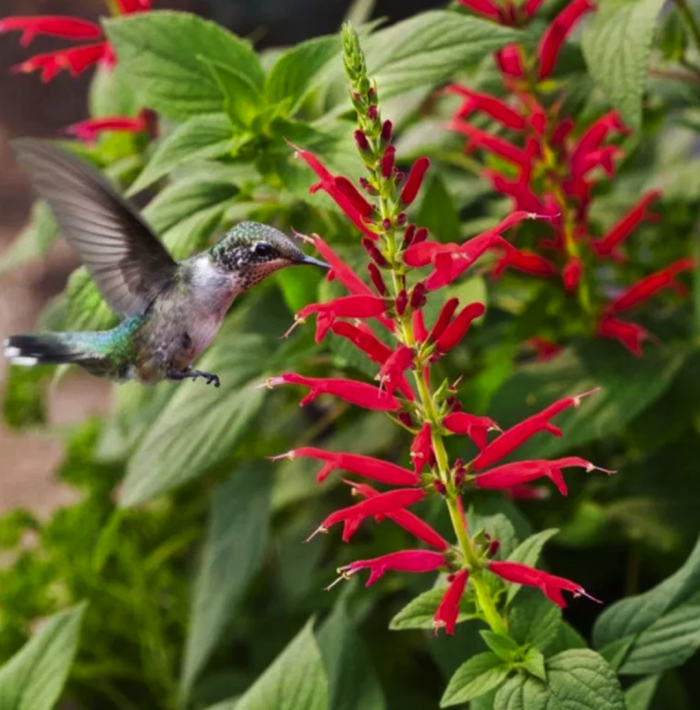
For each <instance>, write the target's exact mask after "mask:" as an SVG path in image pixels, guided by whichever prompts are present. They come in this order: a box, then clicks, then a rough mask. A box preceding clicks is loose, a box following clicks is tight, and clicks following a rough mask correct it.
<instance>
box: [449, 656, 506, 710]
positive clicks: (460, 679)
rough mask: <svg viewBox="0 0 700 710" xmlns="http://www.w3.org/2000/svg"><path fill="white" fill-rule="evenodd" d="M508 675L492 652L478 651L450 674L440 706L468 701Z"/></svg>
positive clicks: (491, 687)
mask: <svg viewBox="0 0 700 710" xmlns="http://www.w3.org/2000/svg"><path fill="white" fill-rule="evenodd" d="M507 677H508V667H507V666H506V665H505V664H504V663H503V661H502V660H501V659H500V658H499V657H498V656H496V655H495V654H493V653H480V654H478V655H476V656H472V657H471V658H470V659H469V660H468V661H467V662H466V663H463V664H462V665H461V666H460V667H459V668H458V669H457V672H456V673H455V674H454V675H453V676H452V678H451V679H450V682H449V684H448V686H447V689H446V690H445V694H444V695H443V696H442V700H440V707H441V708H447V707H450V706H451V705H461V704H462V703H468V702H469V701H470V700H473V699H474V698H478V697H479V696H480V695H483V694H484V693H488V692H489V691H491V690H493V689H494V688H497V687H498V686H499V685H501V683H503V681H504V680H505V679H506V678H507Z"/></svg>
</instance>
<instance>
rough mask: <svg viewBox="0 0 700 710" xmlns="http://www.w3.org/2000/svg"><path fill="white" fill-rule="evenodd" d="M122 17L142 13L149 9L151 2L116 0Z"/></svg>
mask: <svg viewBox="0 0 700 710" xmlns="http://www.w3.org/2000/svg"><path fill="white" fill-rule="evenodd" d="M117 5H118V6H119V10H120V12H121V14H122V15H130V14H132V13H134V12H143V11H145V10H150V9H151V0H117Z"/></svg>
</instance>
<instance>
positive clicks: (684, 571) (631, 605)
mask: <svg viewBox="0 0 700 710" xmlns="http://www.w3.org/2000/svg"><path fill="white" fill-rule="evenodd" d="M699 587H700V539H699V540H698V542H697V543H696V545H695V548H694V550H693V552H692V553H691V555H690V557H689V558H688V559H687V561H686V563H685V564H684V565H683V566H682V567H681V568H680V569H679V570H678V571H677V572H676V573H675V574H673V575H671V576H670V577H669V578H668V579H666V580H664V581H663V582H662V583H661V584H659V585H657V586H656V587H654V588H653V589H650V590H649V591H648V592H645V593H644V594H639V595H638V596H636V597H631V598H629V599H623V600H622V601H619V602H617V603H616V604H613V605H612V606H610V607H608V608H607V609H606V610H605V611H604V612H603V613H602V614H601V615H600V616H599V617H598V620H597V622H596V625H595V627H594V629H593V645H594V646H595V647H596V648H598V649H604V648H606V647H608V646H611V645H612V644H614V643H621V642H623V641H624V640H626V639H628V640H631V643H630V646H629V649H628V650H627V653H626V655H625V657H624V660H623V661H622V663H621V666H620V669H619V673H622V674H628V675H646V674H648V673H654V674H655V673H660V672H661V671H664V670H667V669H669V668H675V667H676V666H679V665H681V664H682V663H685V661H686V660H687V659H688V658H690V657H691V656H692V655H693V654H694V653H695V651H696V650H697V649H698V648H700V592H699V591H698V588H699Z"/></svg>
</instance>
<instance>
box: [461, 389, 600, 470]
mask: <svg viewBox="0 0 700 710" xmlns="http://www.w3.org/2000/svg"><path fill="white" fill-rule="evenodd" d="M593 392H597V390H591V391H590V392H584V393H583V394H579V395H576V396H575V397H564V398H563V399H560V400H558V401H556V402H554V403H553V404H550V405H549V407H546V408H545V409H543V410H542V411H541V412H539V413H537V414H534V415H533V416H531V417H528V418H527V419H524V420H523V421H522V422H520V423H519V424H516V425H515V426H513V427H511V428H510V429H506V431H504V432H503V433H502V434H501V435H500V436H498V437H497V438H496V439H494V440H493V441H492V442H491V443H490V444H489V445H488V446H487V447H486V448H485V449H484V450H483V451H482V452H481V453H480V454H479V455H478V456H477V457H476V458H475V459H474V461H473V464H472V468H473V469H474V470H475V471H478V470H480V469H482V468H486V467H487V466H490V465H491V464H493V463H495V462H496V461H500V460H501V459H502V458H503V457H504V456H507V455H508V454H509V453H510V452H511V451H513V450H514V449H517V448H518V447H519V446H520V445H521V444H523V443H524V442H525V441H527V440H528V439H529V438H530V437H531V436H533V435H534V434H537V433H538V432H540V431H548V432H549V433H550V434H554V435H555V436H561V435H562V431H561V429H559V427H556V426H554V425H553V424H551V423H550V422H549V420H550V419H551V418H552V417H554V416H556V415H557V414H559V413H560V412H563V411H564V410H565V409H568V408H569V407H578V405H579V404H580V403H581V399H583V397H586V396H588V395H589V394H592V393H593Z"/></svg>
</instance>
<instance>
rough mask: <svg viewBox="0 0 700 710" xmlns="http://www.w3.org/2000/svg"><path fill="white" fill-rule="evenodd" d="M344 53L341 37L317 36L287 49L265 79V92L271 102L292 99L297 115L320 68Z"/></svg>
mask: <svg viewBox="0 0 700 710" xmlns="http://www.w3.org/2000/svg"><path fill="white" fill-rule="evenodd" d="M339 54H340V38H339V37H338V36H337V35H333V36H331V37H316V38H314V39H311V40H308V41H307V42H302V43H301V44H298V45H296V46H295V47H294V48H293V49H289V50H287V51H286V52H285V53H284V54H282V56H280V57H279V58H278V59H277V61H276V62H275V64H274V66H273V67H272V69H271V70H270V73H269V74H268V76H267V81H266V82H265V95H266V97H267V100H268V102H269V103H271V104H276V103H281V102H282V101H288V102H289V111H288V112H287V113H288V115H293V114H294V113H295V111H296V110H297V109H298V107H299V104H300V103H301V102H302V100H303V99H304V96H305V95H306V93H307V92H308V90H309V89H310V88H311V87H312V85H313V80H314V78H315V77H316V76H318V74H319V72H320V71H321V70H322V69H323V67H325V66H326V65H327V64H328V62H330V61H331V60H332V59H333V58H334V57H338V61H340V58H339Z"/></svg>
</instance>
